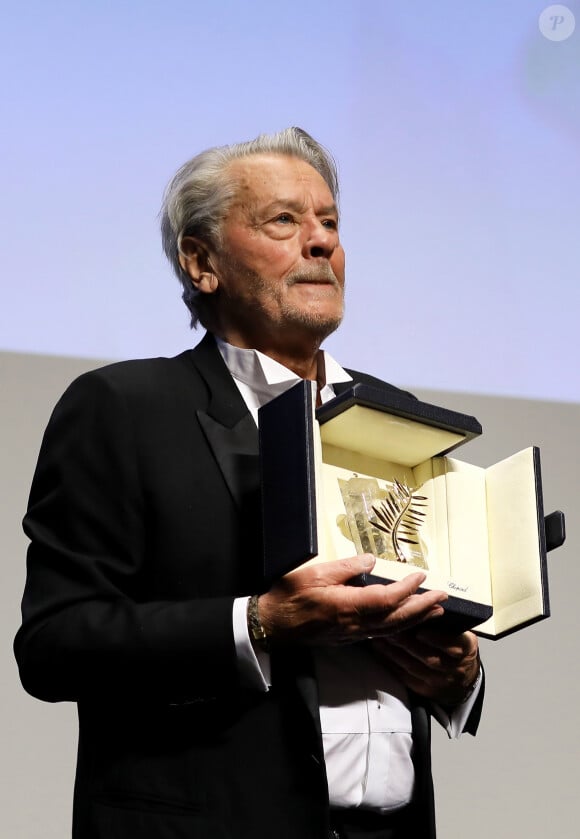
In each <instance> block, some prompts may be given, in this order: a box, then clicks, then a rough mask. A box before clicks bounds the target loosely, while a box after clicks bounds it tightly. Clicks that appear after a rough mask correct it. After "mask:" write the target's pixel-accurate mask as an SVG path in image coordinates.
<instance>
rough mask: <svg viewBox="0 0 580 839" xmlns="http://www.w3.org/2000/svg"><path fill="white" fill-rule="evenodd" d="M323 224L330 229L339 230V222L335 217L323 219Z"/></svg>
mask: <svg viewBox="0 0 580 839" xmlns="http://www.w3.org/2000/svg"><path fill="white" fill-rule="evenodd" d="M322 226H323V227H328V229H329V230H337V229H338V222H337V220H336V219H335V218H325V219H323V220H322Z"/></svg>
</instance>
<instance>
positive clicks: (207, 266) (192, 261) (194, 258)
mask: <svg viewBox="0 0 580 839" xmlns="http://www.w3.org/2000/svg"><path fill="white" fill-rule="evenodd" d="M179 264H180V265H181V267H182V269H183V270H184V271H185V272H186V273H187V274H189V276H190V277H191V282H192V284H193V286H194V287H195V288H196V289H197V290H198V291H200V292H201V293H202V294H213V293H214V291H216V290H217V287H218V278H217V276H216V275H215V273H214V270H213V268H212V266H211V263H210V260H209V253H208V250H207V246H206V245H204V243H203V242H202V241H200V240H199V239H196V238H195V236H184V237H183V239H182V240H181V247H180V249H179Z"/></svg>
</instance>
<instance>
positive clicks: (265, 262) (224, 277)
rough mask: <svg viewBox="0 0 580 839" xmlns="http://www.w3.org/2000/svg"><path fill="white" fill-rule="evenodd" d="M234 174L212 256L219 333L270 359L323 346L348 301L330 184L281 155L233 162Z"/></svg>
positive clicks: (299, 162)
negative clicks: (231, 197) (230, 200)
mask: <svg viewBox="0 0 580 839" xmlns="http://www.w3.org/2000/svg"><path fill="white" fill-rule="evenodd" d="M230 175H231V176H232V177H233V178H234V180H235V183H236V184H237V191H236V197H235V198H234V201H233V203H232V205H231V207H230V209H229V212H228V215H227V216H226V218H225V219H224V222H223V224H222V238H221V245H220V247H219V248H218V249H216V250H215V251H212V252H211V253H210V261H211V267H212V269H213V273H214V274H215V276H216V277H217V280H218V285H217V294H216V298H215V299H214V302H215V304H216V306H215V309H214V311H216V312H217V329H216V332H217V333H218V334H220V335H221V337H223V338H225V339H226V340H228V341H229V342H230V343H232V344H236V345H237V346H242V347H246V348H256V349H262V350H263V351H265V352H267V351H268V350H272V349H274V350H276V349H277V348H278V349H279V348H280V347H281V348H283V349H284V350H289V349H291V348H293V347H295V348H297V349H299V348H300V345H301V344H302V345H303V346H305V347H308V346H309V345H310V344H312V341H313V339H314V341H318V343H319V342H320V341H322V340H323V339H324V338H325V337H326V336H327V335H328V334H330V333H331V332H332V331H334V329H336V327H337V326H338V325H339V323H340V321H341V319H342V314H343V298H344V251H343V249H342V246H341V244H340V241H339V236H338V212H337V208H336V206H335V204H334V200H333V198H332V195H331V192H330V190H329V188H328V186H327V184H326V182H325V181H324V179H323V178H322V176H321V175H319V173H318V172H317V171H316V170H315V169H313V168H312V167H311V166H310V165H309V164H307V163H305V162H304V161H302V160H300V159H298V158H294V157H286V156H281V155H255V156H253V157H249V158H246V159H242V160H237V161H234V162H233V163H232V164H231V168H230Z"/></svg>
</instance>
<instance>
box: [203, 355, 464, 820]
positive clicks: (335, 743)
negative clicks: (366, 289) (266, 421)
mask: <svg viewBox="0 0 580 839" xmlns="http://www.w3.org/2000/svg"><path fill="white" fill-rule="evenodd" d="M217 345H218V348H219V351H220V353H221V355H222V357H223V359H224V361H225V363H226V365H227V367H228V369H229V371H230V373H231V375H232V377H233V379H234V381H235V383H236V385H237V387H238V388H239V391H240V393H241V395H242V397H243V399H244V401H245V403H246V405H247V406H248V409H249V411H250V412H251V414H252V416H253V418H254V420H255V422H256V425H257V424H258V408H260V407H261V406H262V405H265V404H266V403H267V402H269V401H270V400H271V399H273V398H274V397H275V396H278V395H280V394H281V393H284V392H285V391H286V390H288V389H289V388H291V387H292V386H293V385H294V384H296V383H297V382H298V381H300V379H299V377H298V376H297V375H296V374H295V373H293V372H292V371H291V370H289V369H287V368H286V367H284V366H283V365H281V364H279V363H278V362H276V361H274V360H273V359H271V358H269V357H268V356H266V355H264V354H263V353H261V352H259V351H257V350H244V349H240V348H239V347H234V346H232V345H230V344H227V343H225V342H224V341H221V340H219V339H217ZM323 358H324V366H325V379H324V380H325V384H324V387H323V388H322V389H321V390H320V397H321V400H322V402H323V403H324V402H326V401H328V400H329V399H332V398H333V397H334V395H335V393H334V389H333V387H332V385H333V384H338V383H339V382H348V381H352V377H351V376H349V374H348V373H347V372H346V371H345V370H343V368H342V367H341V366H340V365H339V364H338V363H337V362H336V361H335V360H334V359H333V358H332V357H331V356H330V355H329V354H328V353H324V354H323ZM247 601H248V598H247V597H241V598H237V599H236V600H235V602H234V610H233V623H234V638H235V643H236V650H237V655H238V664H239V667H240V673H241V676H242V679H243V682H244V683H245V684H246V685H247V686H248V687H253V688H255V689H256V690H262V691H267V690H268V689H269V686H270V683H271V682H270V657H269V655H268V654H267V653H265V652H263V651H257V652H256V651H254V649H253V647H252V644H251V641H250V638H249V634H248V627H247V620H246V608H247ZM314 660H315V671H316V677H317V681H318V692H319V704H320V723H321V729H322V740H323V746H324V757H325V763H326V773H327V778H328V789H329V796H330V803H331V805H333V806H335V807H363V808H366V809H372V810H376V811H382V812H386V811H390V810H396V809H399V808H400V807H403V806H405V805H406V804H408V803H409V802H410V800H411V795H412V792H413V780H414V770H413V764H412V761H411V745H412V726H411V712H410V708H409V701H408V695H407V689H406V688H405V686H404V685H403V684H402V683H401V682H399V681H398V680H397V679H396V678H395V677H394V676H392V675H391V673H389V671H388V670H387V669H386V668H385V666H384V665H381V664H380V663H379V661H378V660H377V659H376V658H375V656H373V655H372V654H371V652H370V651H369V650H366V649H365V647H364V645H360V644H357V645H352V646H348V645H346V646H342V647H324V648H322V647H321V648H318V649H316V650H315V651H314ZM480 679H481V677H480V676H479V677H478V683H477V684H476V686H475V690H474V691H473V692H472V694H471V695H470V697H469V699H468V700H467V701H466V702H464V703H463V704H462V705H460V706H459V707H458V708H456V709H455V710H454V712H453V714H452V716H451V717H450V716H449V715H448V714H447V713H446V712H445V711H444V710H443V709H442V708H439V707H437V706H434V707H433V714H434V716H435V717H436V719H437V720H438V721H439V722H440V723H441V724H442V725H443V727H444V728H445V729H446V731H447V733H448V735H449V737H458V736H459V735H460V734H461V732H462V731H463V727H464V725H465V723H466V721H467V718H468V717H469V713H470V711H471V708H472V707H473V703H474V702H475V699H476V697H477V694H478V692H479V686H480V685H479V682H480Z"/></svg>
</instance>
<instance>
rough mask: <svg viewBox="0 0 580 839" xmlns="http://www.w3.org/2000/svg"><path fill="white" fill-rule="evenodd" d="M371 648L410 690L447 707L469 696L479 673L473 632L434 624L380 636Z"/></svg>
mask: <svg viewBox="0 0 580 839" xmlns="http://www.w3.org/2000/svg"><path fill="white" fill-rule="evenodd" d="M373 648H374V650H375V652H376V653H377V655H378V656H379V657H380V658H381V659H382V660H383V661H384V662H385V663H386V664H387V665H388V667H389V670H390V671H391V672H392V673H394V675H395V676H397V678H398V679H399V680H400V681H401V682H403V684H405V685H406V686H407V687H408V688H409V689H410V690H412V691H414V692H415V693H417V694H419V696H423V697H425V698H426V699H432V700H433V701H435V702H438V703H439V704H441V705H445V706H447V707H453V706H454V705H458V704H459V703H460V702H462V701H463V700H464V699H465V698H466V697H467V696H469V693H470V688H471V687H472V685H473V684H474V682H475V680H476V678H477V674H478V673H479V652H478V643H477V637H476V636H475V635H474V634H473V632H464V633H463V634H462V635H451V634H449V633H446V632H443V631H441V630H440V629H438V628H437V626H436V625H435V624H434V625H432V626H429V627H420V628H417V629H410V630H405V631H404V632H401V633H399V634H398V635H393V636H392V637H390V638H388V639H379V640H377V641H374V642H373Z"/></svg>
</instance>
